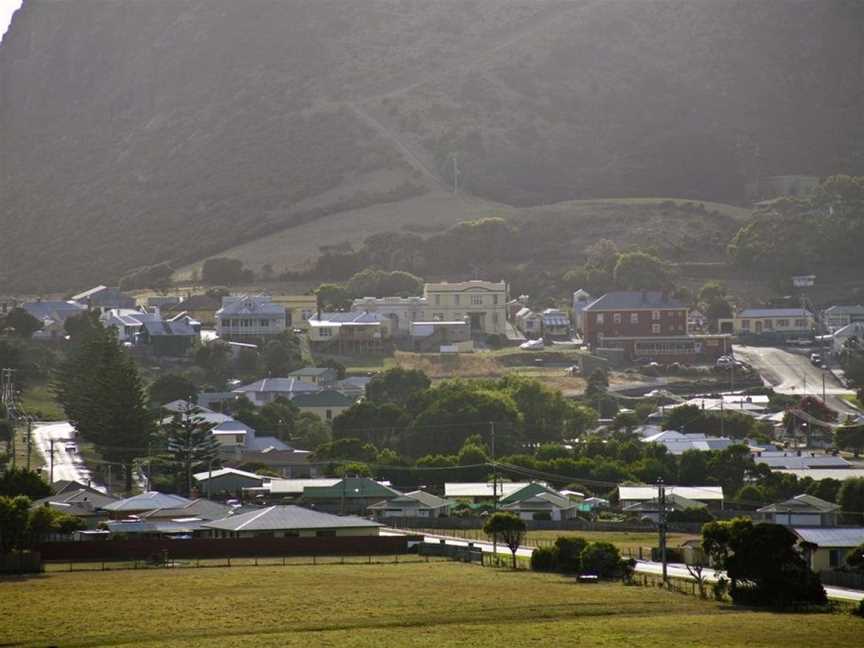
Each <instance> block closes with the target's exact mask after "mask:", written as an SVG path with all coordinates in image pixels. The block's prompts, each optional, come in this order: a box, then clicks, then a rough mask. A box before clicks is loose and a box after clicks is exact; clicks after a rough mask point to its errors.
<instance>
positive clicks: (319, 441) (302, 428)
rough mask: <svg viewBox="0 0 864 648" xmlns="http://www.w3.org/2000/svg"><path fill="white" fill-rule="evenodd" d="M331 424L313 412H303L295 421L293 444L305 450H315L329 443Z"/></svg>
mask: <svg viewBox="0 0 864 648" xmlns="http://www.w3.org/2000/svg"><path fill="white" fill-rule="evenodd" d="M330 440H331V437H330V426H328V425H327V424H326V423H325V422H324V421H322V420H321V417H320V416H318V415H317V414H313V413H312V412H301V413H300V414H299V415H298V416H297V419H296V420H295V421H294V434H293V436H292V437H291V442H292V445H295V446H297V447H298V448H301V449H303V450H314V449H315V448H317V447H318V446H321V445H324V444H326V443H329V442H330Z"/></svg>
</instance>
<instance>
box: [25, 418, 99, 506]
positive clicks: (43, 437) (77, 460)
mask: <svg viewBox="0 0 864 648" xmlns="http://www.w3.org/2000/svg"><path fill="white" fill-rule="evenodd" d="M74 435H75V429H74V428H73V427H72V425H71V424H70V423H69V422H68V421H61V422H58V423H36V424H35V426H34V428H33V441H34V443H35V444H36V447H37V448H38V449H39V452H40V453H41V454H42V456H43V457H45V469H44V470H45V476H46V477H49V470H50V465H51V440H52V439H53V440H54V481H60V480H70V481H77V482H79V483H81V484H86V483H88V482H90V485H91V486H93V487H94V488H97V489H99V490H101V491H103V492H104V491H105V488H104V487H103V486H101V485H98V484H96V483H95V481H94V480H93V475H92V473H91V472H90V470H89V469H88V468H87V466H85V465H84V461H83V460H82V459H81V454H80V453H79V452H78V446H77V444H76V443H75V436H74Z"/></svg>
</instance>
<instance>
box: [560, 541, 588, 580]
mask: <svg viewBox="0 0 864 648" xmlns="http://www.w3.org/2000/svg"><path fill="white" fill-rule="evenodd" d="M587 546H588V541H587V540H585V538H580V537H578V536H559V537H558V538H556V539H555V549H556V550H557V551H558V566H559V567H560V568H561V571H563V572H564V573H565V574H578V573H579V572H580V571H582V552H583V551H585V547H587Z"/></svg>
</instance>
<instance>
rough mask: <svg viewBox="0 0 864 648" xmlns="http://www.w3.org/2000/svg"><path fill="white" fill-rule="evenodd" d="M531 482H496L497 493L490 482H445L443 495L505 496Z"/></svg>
mask: <svg viewBox="0 0 864 648" xmlns="http://www.w3.org/2000/svg"><path fill="white" fill-rule="evenodd" d="M532 483H533V482H498V488H497V491H498V492H497V493H494V492H493V491H492V482H445V484H444V497H494V496H495V495H496V494H497V495H498V496H499V497H507V496H508V495H512V494H513V493H515V492H516V491H518V490H522V489H523V488H525V487H526V486H530V485H531V484H532Z"/></svg>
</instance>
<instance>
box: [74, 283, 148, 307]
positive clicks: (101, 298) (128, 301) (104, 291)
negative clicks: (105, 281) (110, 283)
mask: <svg viewBox="0 0 864 648" xmlns="http://www.w3.org/2000/svg"><path fill="white" fill-rule="evenodd" d="M70 301H73V302H75V303H76V304H80V305H81V306H83V307H85V308H91V309H92V308H101V309H106V308H135V305H136V304H135V298H134V297H130V296H129V295H126V294H124V293H123V292H121V291H120V289H119V288H109V287H107V286H96V287H95V288H91V289H90V290H85V291H84V292H82V293H78V294H77V295H73V296H72V299H71V300H70Z"/></svg>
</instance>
